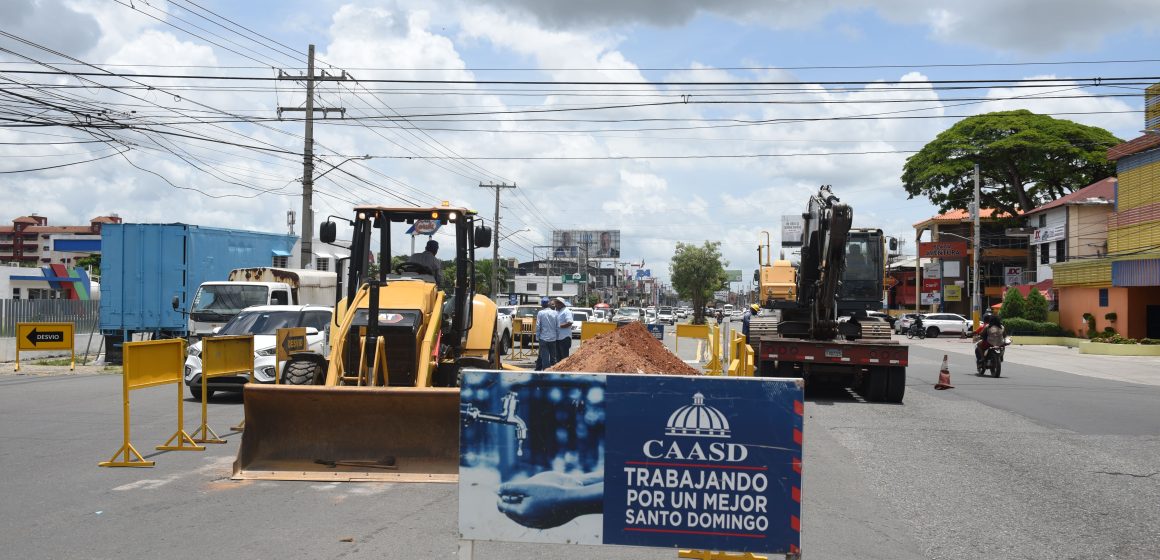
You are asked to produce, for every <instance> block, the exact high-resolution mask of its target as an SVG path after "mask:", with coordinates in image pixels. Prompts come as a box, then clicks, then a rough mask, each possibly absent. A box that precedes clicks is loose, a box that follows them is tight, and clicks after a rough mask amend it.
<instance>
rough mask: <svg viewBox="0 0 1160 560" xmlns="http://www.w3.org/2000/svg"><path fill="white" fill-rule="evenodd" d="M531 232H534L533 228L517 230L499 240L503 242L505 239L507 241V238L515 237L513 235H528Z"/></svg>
mask: <svg viewBox="0 0 1160 560" xmlns="http://www.w3.org/2000/svg"><path fill="white" fill-rule="evenodd" d="M529 231H532V228H530V227H526V228H524V229H521V230H516V231H513V232H511V233H509V234H507V235H505V236H503V237H501V238H499V240H500V241H503V240H504V239H507V238H509V237H511V236H513V235H515V234H517V233H527V232H529Z"/></svg>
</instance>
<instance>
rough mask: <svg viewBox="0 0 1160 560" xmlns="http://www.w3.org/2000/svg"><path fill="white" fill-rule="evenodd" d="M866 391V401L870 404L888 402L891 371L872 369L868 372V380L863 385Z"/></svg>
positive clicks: (878, 368)
mask: <svg viewBox="0 0 1160 560" xmlns="http://www.w3.org/2000/svg"><path fill="white" fill-rule="evenodd" d="M863 386H864V387H865V389H866V391H865V394H864V395H863V396H864V397H866V400H868V401H870V402H882V401H884V400H886V394H887V389H888V387H889V371H888V370H887V369H886V368H880V367H876V368H870V370H869V371H867V372H866V378H865V382H864V385H863Z"/></svg>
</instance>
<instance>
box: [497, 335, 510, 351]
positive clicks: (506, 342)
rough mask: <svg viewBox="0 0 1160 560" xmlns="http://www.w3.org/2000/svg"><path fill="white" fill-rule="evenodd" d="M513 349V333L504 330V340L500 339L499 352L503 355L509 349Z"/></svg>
mask: <svg viewBox="0 0 1160 560" xmlns="http://www.w3.org/2000/svg"><path fill="white" fill-rule="evenodd" d="M511 349H512V335H511V333H509V332H507V331H504V333H503V340H501V341H500V346H499V353H500V354H501V355H503V354H507V353H508V350H511Z"/></svg>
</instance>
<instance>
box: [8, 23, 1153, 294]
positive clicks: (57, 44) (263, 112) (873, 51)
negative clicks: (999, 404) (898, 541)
mask: <svg viewBox="0 0 1160 560" xmlns="http://www.w3.org/2000/svg"><path fill="white" fill-rule="evenodd" d="M4 5H5V9H4V12H5V16H4V21H3V22H2V23H0V92H4V93H6V95H5V101H4V103H5V104H6V105H8V107H9V110H7V111H0V117H3V118H4V120H0V171H2V172H3V174H0V192H3V193H4V201H5V204H4V205H3V207H2V209H0V223H8V222H10V221H11V219H12V218H14V217H16V216H20V215H26V214H30V213H38V214H40V215H45V216H48V217H49V219H50V223H51V224H54V225H69V224H82V223H87V221H88V219H90V218H92V217H94V216H98V215H103V214H109V213H117V214H119V215H121V216H122V217H123V218H124V219H125V220H126V221H130V222H185V223H193V224H202V225H210V226H223V227H240V228H245V229H256V230H263V231H285V229H286V225H285V222H286V212H287V211H288V210H295V211H300V208H301V200H300V196H301V190H302V187H301V178H302V173H303V170H302V161H301V159H302V157H301V152H302V142H303V140H302V135H303V123H302V122H301V120H300V119H301V113H293V112H288V113H284V114H283V117H284V120H282V121H279V120H277V119H278V112H277V109H278V107H302V106H303V103H304V98H305V94H304V87H303V84H302V83H301V82H296V81H294V80H290V79H284V80H278V79H275V78H277V77H278V76H279V75H283V76H293V75H302V74H303V73H304V72H305V58H306V55H305V51H306V46H307V45H308V44H311V43H313V44H315V45H316V49H317V58H318V60H319V63H318V67H319V69H322V70H326V71H327V73H328V75H332V76H335V75H342V72H343V71H345V72H346V77H347V80H346V81H341V82H338V81H334V82H324V83H322V84H321V85H320V86H319V90H318V91H317V92H316V96H315V105H316V107H342V108H345V109H346V113H345V117H344V118H342V119H340V118H339V116H338V115H337V114H331V115H330V116H331V117H332V118H331V119H329V120H325V121H318V122H317V123H316V125H315V129H314V131H315V140H316V145H315V154H316V156H317V161H318V163H316V171H315V174H316V176H317V175H320V174H322V173H324V172H325V173H326V174H325V176H322V177H320V178H319V179H318V180H317V183H316V196H315V211H316V213H317V214H318V215H319V216H320V217H321V216H325V215H327V214H337V215H345V214H347V213H348V209H349V208H350V206H351V205H352V204H355V203H374V204H423V205H431V204H438V203H439V202H440V201H442V200H449V201H451V202H452V203H453V204H456V205H466V206H468V207H471V208H475V209H478V210H480V211H481V213H482V214H483V215H485V216H486V217H488V219H490V217H491V214H492V208H493V204H494V199H493V194H492V191H490V190H485V189H481V188H479V186H478V185H479V184H480V183H494V182H507V183H515V184H517V185H518V188H517V189H516V190H514V191H510V190H509V191H505V192H504V203H503V209H502V222H503V227H504V229H505V230H506V231H505V233H507V232H511V231H513V230H526V231H519V232H517V233H515V234H514V235H512V236H511V237H509V238H507V239H506V240H505V241H504V242H503V244H502V245H501V253H502V254H503V255H505V256H510V257H515V258H517V259H520V260H521V261H522V260H529V259H530V258H531V257H532V254H533V251H536V252H538V253H542V250H540V249H536V247H537V246H542V245H546V244H548V243H550V230H551V229H553V228H559V229H600V230H604V229H619V230H621V231H622V236H623V248H622V254H623V255H624V257H625V258H626V260H637V261H640V260H643V261H644V262H645V263H646V267H647V268H651V269H652V270H653V273H654V275H657V276H661V277H667V263H668V261H669V258H670V257H671V255H672V250H673V246H674V244H675V243H676V242H687V243H697V244H699V243H701V242H703V241H705V240H712V241H720V242H722V247H723V251H724V253H725V257H726V258H727V259H728V260H729V261H730V264H731V268H742V269H745V270H747V271H749V270H752V269H753V267H754V266H755V265H756V257H755V255H754V249H755V247H756V244H757V243H758V239H759V236H760V232H761V231H762V230H769V231H770V232H771V233H772V234H773V236H774V242H775V243H777V241H778V240H777V236H778V231H777V229H778V224H779V220H780V219H779V216H780V215H781V214H785V213H798V212H801V211H802V209H803V208H804V204H805V200H806V197H807V196H808V194H809V192H810V191H811V190H814V189H816V188H817V186H818V185H820V184H831V185H833V187H834V191H835V192H836V193H837V194H838V195H839V196H840V197H842V198H843V200H845V201H848V202H850V203H851V204H852V205H853V206H854V212H855V225H857V226H860V227H880V228H882V229H884V230H886V231H887V232H888V233H890V234H899V235H901V234H903V233H906V234H907V235H908V236H909V235H910V232H911V231H912V230H910V229H909V228H910V224H912V223H914V222H916V221H918V220H920V219H922V218H925V217H927V216H930V215H932V214H933V212H934V208H933V207H932V206H931V205H929V204H928V203H927V202H926V201H924V200H907V199H906V195H905V193H904V192H903V190H902V188H901V186H900V180H899V177H900V175H901V172H902V165H903V163H904V162H905V160H906V158H907V157H908V155H909V154H911V153H913V152H914V151H916V150H918V149H920V148H921V147H922V146H923V145H924V144H925V143H926V142H928V141H930V140H931V139H932V138H934V136H935V135H936V134H938V133H939V132H940V131H942V130H944V129H945V128H947V127H949V126H950V125H952V124H953V123H954V122H955V121H956V120H958V119H960V118H962V117H964V116H969V115H973V114H978V113H984V112H989V111H995V110H1003V109H1012V108H1026V109H1030V110H1032V111H1035V112H1039V113H1046V114H1052V115H1057V116H1058V117H1059V118H1069V119H1072V120H1075V121H1078V122H1082V123H1084V124H1089V125H1095V126H1100V127H1103V128H1106V129H1108V130H1110V131H1111V132H1112V133H1114V134H1115V135H1117V136H1119V137H1120V138H1124V139H1130V138H1133V137H1135V136H1137V135H1138V134H1139V130H1140V129H1141V128H1142V123H1143V114H1142V112H1141V111H1142V106H1143V99H1142V89H1143V86H1141V85H1139V81H1136V82H1131V84H1128V85H1125V84H1118V83H1115V81H1116V80H1115V79H1117V78H1132V77H1141V78H1143V77H1151V81H1153V82H1154V81H1160V80H1157V79H1156V78H1155V77H1156V76H1160V61H1158V60H1156V59H1150V60H1148V59H1149V58H1150V57H1156V56H1157V55H1156V53H1160V37H1158V32H1160V12H1158V11H1157V10H1155V5H1154V3H1153V2H1149V1H1145V0H1105V1H1102V2H1085V1H1078V0H1064V1H1059V0H1053V1H1048V0H1016V1H1011V0H978V1H976V2H971V3H964V2H930V1H919V0H884V1H880V2H865V1H858V0H811V1H801V0H663V1H662V0H657V1H624V0H591V1H586V2H578V1H575V0H475V1H467V2H457V1H445V2H421V1H411V0H396V1H370V0H366V1H347V2H339V1H330V0H312V1H309V2H306V1H298V0H282V1H277V2H274V1H247V2H230V1H225V0H171V1H169V2H164V1H160V0H147V1H146V0H71V1H70V0H6V1H5V3H4ZM939 6H942V7H939ZM30 71H36V72H38V73H33V72H30ZM223 78H230V79H223ZM1093 78H1102V80H1100V81H1099V82H1098V83H1097V82H1096V81H1095V80H1093ZM1024 80H1042V81H1034V82H1028V81H1024ZM952 81H959V82H955V83H952ZM46 124H55V125H56V126H46ZM364 155H368V156H371V159H369V160H352V161H346V160H347V159H348V158H352V157H356V156H364ZM344 162H345V163H344ZM335 165H339V167H338V168H337V169H335V168H334V166H335ZM747 274H748V273H747Z"/></svg>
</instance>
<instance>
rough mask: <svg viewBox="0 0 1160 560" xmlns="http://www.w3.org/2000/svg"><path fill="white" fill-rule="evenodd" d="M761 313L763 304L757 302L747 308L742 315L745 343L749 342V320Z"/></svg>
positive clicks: (742, 330) (742, 331)
mask: <svg viewBox="0 0 1160 560" xmlns="http://www.w3.org/2000/svg"><path fill="white" fill-rule="evenodd" d="M758 313H761V306H760V305H757V304H756V303H755V304H753V305H750V306H749V308H748V309H746V310H745V314H744V315H742V316H741V334H743V335H745V343H746V344H749V321H750V319H753V318H754V317H756V316H757V314H758Z"/></svg>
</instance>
